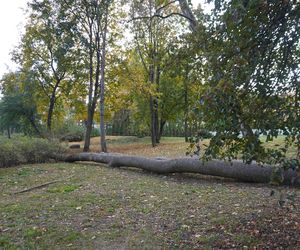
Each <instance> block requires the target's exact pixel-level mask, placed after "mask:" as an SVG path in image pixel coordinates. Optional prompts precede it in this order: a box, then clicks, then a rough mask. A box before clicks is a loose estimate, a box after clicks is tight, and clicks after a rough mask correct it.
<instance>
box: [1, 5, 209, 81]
mask: <svg viewBox="0 0 300 250" xmlns="http://www.w3.org/2000/svg"><path fill="white" fill-rule="evenodd" d="M27 2H28V1H27V0H10V1H1V3H0V31H1V34H2V35H1V39H0V77H1V76H2V75H3V74H4V73H5V72H7V71H8V69H14V67H15V65H14V64H13V63H12V62H11V60H10V58H11V56H10V52H11V51H12V49H13V48H14V46H16V45H17V44H18V42H19V39H20V37H21V32H22V29H23V25H24V23H25V20H24V18H25V15H24V11H23V9H24V8H25V7H26V3H27ZM192 2H193V4H194V6H196V5H197V4H198V3H200V2H204V1H203V0H193V1H192Z"/></svg>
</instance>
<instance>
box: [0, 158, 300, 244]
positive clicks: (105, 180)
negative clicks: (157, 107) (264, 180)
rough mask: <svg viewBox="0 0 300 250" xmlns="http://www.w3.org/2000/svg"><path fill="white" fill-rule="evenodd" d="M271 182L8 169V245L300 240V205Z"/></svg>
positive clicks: (1, 203)
mask: <svg viewBox="0 0 300 250" xmlns="http://www.w3.org/2000/svg"><path fill="white" fill-rule="evenodd" d="M20 173H22V174H20ZM24 173H26V174H24ZM52 180H61V181H60V182H57V183H54V184H51V185H49V186H47V187H43V188H41V189H35V190H32V191H30V192H26V193H22V194H14V193H15V192H16V191H19V190H23V189H25V188H28V187H32V186H36V185H38V184H42V183H46V182H49V181H52ZM271 189H272V187H269V186H265V185H250V184H244V183H236V182H233V181H229V180H224V179H215V178H205V177H203V176H200V175H192V174H186V175H182V174H181V175H166V176H160V175H154V174H148V173H145V172H143V171H135V170H132V169H112V168H108V167H106V166H104V165H96V164H82V163H78V164H64V163H57V164H37V165H26V166H21V167H15V168H9V169H0V211H1V212H0V235H1V236H0V249H49V248H53V249H120V248H123V249H215V248H242V247H245V246H246V247H249V248H253V247H261V248H263V247H267V246H270V244H272V245H271V246H275V247H276V246H277V247H280V246H282V247H292V248H293V247H295V248H297V247H300V241H299V237H298V235H299V233H300V227H299V224H298V222H299V221H300V214H299V210H297V209H296V210H295V209H294V210H288V209H290V207H288V206H287V207H285V208H279V207H278V205H277V199H276V197H269V193H270V191H271ZM285 189H286V188H285ZM295 192H298V190H295ZM295 202H296V204H297V205H300V202H299V199H296V201H295ZM287 237H290V238H287ZM276 244H277V245H276Z"/></svg>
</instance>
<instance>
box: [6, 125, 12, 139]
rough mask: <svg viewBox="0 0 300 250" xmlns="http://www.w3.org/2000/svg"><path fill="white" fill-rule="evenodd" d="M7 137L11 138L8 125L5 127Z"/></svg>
mask: <svg viewBox="0 0 300 250" xmlns="http://www.w3.org/2000/svg"><path fill="white" fill-rule="evenodd" d="M7 137H8V139H10V138H11V135H10V127H9V126H8V127H7Z"/></svg>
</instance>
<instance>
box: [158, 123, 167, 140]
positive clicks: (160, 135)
mask: <svg viewBox="0 0 300 250" xmlns="http://www.w3.org/2000/svg"><path fill="white" fill-rule="evenodd" d="M166 122H167V121H165V120H163V119H160V125H159V141H160V139H161V137H162V134H163V132H164V127H165V124H166Z"/></svg>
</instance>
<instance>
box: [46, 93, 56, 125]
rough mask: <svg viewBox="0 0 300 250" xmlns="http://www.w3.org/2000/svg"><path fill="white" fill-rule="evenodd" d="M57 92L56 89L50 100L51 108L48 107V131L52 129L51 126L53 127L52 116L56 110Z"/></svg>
mask: <svg viewBox="0 0 300 250" xmlns="http://www.w3.org/2000/svg"><path fill="white" fill-rule="evenodd" d="M55 93H56V89H55V90H53V92H52V95H51V97H50V102H49V109H48V116H47V129H48V131H51V127H52V116H53V110H54V105H55Z"/></svg>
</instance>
